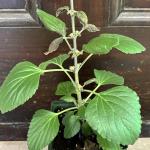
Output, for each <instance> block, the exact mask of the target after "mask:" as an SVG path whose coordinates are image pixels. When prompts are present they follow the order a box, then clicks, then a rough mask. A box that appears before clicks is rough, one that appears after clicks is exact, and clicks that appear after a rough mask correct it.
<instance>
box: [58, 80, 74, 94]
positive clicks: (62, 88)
mask: <svg viewBox="0 0 150 150" xmlns="http://www.w3.org/2000/svg"><path fill="white" fill-rule="evenodd" d="M74 93H76V91H75V88H74V86H73V84H72V82H71V81H65V82H61V83H59V84H58V86H57V90H56V93H55V94H56V95H67V96H68V95H70V96H71V94H74Z"/></svg>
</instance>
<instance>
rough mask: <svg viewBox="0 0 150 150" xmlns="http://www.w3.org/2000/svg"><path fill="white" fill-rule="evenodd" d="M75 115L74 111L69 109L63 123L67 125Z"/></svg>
mask: <svg viewBox="0 0 150 150" xmlns="http://www.w3.org/2000/svg"><path fill="white" fill-rule="evenodd" d="M72 115H74V111H68V112H67V113H65V117H64V118H63V119H62V124H63V125H65V124H66V122H67V120H68V119H69V118H70V117H71V116H72Z"/></svg>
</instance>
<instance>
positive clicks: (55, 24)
mask: <svg viewBox="0 0 150 150" xmlns="http://www.w3.org/2000/svg"><path fill="white" fill-rule="evenodd" d="M37 15H38V17H39V18H40V20H41V21H42V23H43V24H44V26H45V27H46V28H47V29H48V30H50V31H54V32H57V33H59V34H61V35H63V36H65V35H66V25H65V23H64V22H63V21H62V20H60V19H58V18H56V17H55V16H52V15H50V14H48V13H46V12H45V11H43V10H40V9H37Z"/></svg>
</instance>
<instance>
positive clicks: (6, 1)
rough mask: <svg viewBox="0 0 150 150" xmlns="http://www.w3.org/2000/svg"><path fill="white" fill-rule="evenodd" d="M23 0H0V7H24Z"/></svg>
mask: <svg viewBox="0 0 150 150" xmlns="http://www.w3.org/2000/svg"><path fill="white" fill-rule="evenodd" d="M24 6H25V1H24V0H11V1H10V0H0V9H18V8H20V9H21V8H24Z"/></svg>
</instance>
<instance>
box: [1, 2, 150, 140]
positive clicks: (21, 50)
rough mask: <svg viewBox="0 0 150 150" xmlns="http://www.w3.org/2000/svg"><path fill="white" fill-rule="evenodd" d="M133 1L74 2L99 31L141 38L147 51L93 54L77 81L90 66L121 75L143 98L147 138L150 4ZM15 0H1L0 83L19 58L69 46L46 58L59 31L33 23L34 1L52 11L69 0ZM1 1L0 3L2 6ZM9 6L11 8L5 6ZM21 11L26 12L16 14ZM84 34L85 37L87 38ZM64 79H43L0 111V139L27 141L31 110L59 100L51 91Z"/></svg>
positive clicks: (85, 75)
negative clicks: (22, 100) (24, 98)
mask: <svg viewBox="0 0 150 150" xmlns="http://www.w3.org/2000/svg"><path fill="white" fill-rule="evenodd" d="M137 1H138V0H137ZM137 1H135V0H133V1H132V3H131V0H130V1H128V0H94V1H93V0H75V7H76V9H78V10H80V9H83V10H84V11H86V12H87V14H88V16H89V21H90V23H94V24H96V25H97V26H99V27H101V33H103V32H111V33H120V34H124V35H128V36H131V37H133V38H135V39H137V40H139V41H141V42H142V43H143V44H144V45H145V47H146V48H147V51H146V52H145V53H143V54H138V55H136V56H133V55H124V54H122V53H119V52H117V51H115V50H114V51H113V52H112V53H111V54H109V55H107V56H100V57H99V56H94V57H93V58H92V59H91V60H90V61H89V63H87V64H86V66H85V68H84V69H83V70H82V71H81V77H82V79H81V82H83V81H85V80H87V79H89V78H90V77H91V76H93V73H92V71H93V68H97V69H106V70H110V71H113V72H116V73H119V74H121V75H123V76H124V77H125V79H126V84H128V85H129V86H130V87H132V88H133V89H135V90H136V91H137V92H138V94H139V95H140V97H141V104H142V115H143V120H144V124H143V130H142V135H141V136H150V130H149V129H150V127H149V124H150V121H149V120H150V101H149V97H150V93H149V89H150V77H149V74H150V69H149V68H150V61H149V60H150V52H149V48H150V42H149V39H150V28H149V24H150V19H149V16H150V15H149V8H146V7H145V5H146V3H148V1H146V0H145V1H142V2H140V1H138V2H137ZM1 2H4V3H1ZM13 2H14V3H13ZM15 2H17V0H16V1H13V0H12V1H11V2H10V1H7V0H5V1H1V0H0V8H4V4H5V9H4V10H2V9H1V10H0V21H1V20H3V21H1V22H0V83H2V81H3V80H4V79H5V77H6V75H7V74H8V72H9V70H10V69H11V68H12V67H13V66H14V65H15V64H16V63H17V62H20V61H23V60H29V61H32V62H33V63H35V64H39V63H40V62H42V61H44V60H47V59H50V58H52V57H54V56H57V55H58V54H60V53H64V52H67V46H66V45H65V44H62V45H61V47H60V48H59V50H58V51H56V52H55V53H53V54H51V55H50V56H44V55H43V52H45V51H46V50H47V48H48V45H49V43H50V42H51V41H52V39H54V38H56V37H58V35H57V34H55V33H51V32H48V31H47V30H46V29H44V28H41V27H40V25H39V24H37V21H36V20H37V17H36V15H35V8H36V4H38V6H39V7H40V8H42V9H44V10H46V11H47V12H50V13H51V14H55V11H56V9H57V8H58V7H60V6H64V5H68V3H69V0H61V1H60V0H42V1H41V0H39V1H37V2H36V1H35V0H27V1H26V2H27V3H24V2H23V1H22V2H21V1H18V2H17V3H15ZM135 2H137V4H135ZM144 3H145V5H144ZM1 4H3V7H2V5H1ZM12 4H14V5H12ZM22 4H24V5H26V8H27V11H26V10H25V9H24V7H25V6H24V7H22ZM146 6H148V5H146ZM9 7H11V9H9V10H8V8H9ZM136 7H139V8H136ZM135 8H136V9H135ZM20 10H21V11H24V12H20ZM4 14H5V15H4ZM14 14H15V17H16V16H17V19H13V18H15V17H14ZM22 14H25V15H22ZM32 17H33V18H34V19H33V18H32ZM2 18H3V19H2ZM61 18H62V19H63V20H64V21H67V22H69V21H70V19H68V17H66V16H64V15H62V16H61ZM67 25H68V30H70V24H69V23H68V24H67ZM77 26H78V27H77V28H80V24H77ZM135 26H136V27H135ZM85 35H87V36H86V37H85ZM96 35H99V33H94V34H89V33H86V34H84V35H83V36H82V37H81V38H80V39H79V45H78V46H79V48H81V46H82V44H83V43H85V42H87V41H88V40H89V39H91V38H92V37H94V36H96ZM83 57H85V56H83ZM83 57H82V58H81V59H83ZM72 63H73V61H69V62H67V63H66V65H67V66H69V65H70V64H72ZM62 80H67V77H66V76H65V75H64V74H62V73H61V74H60V73H54V74H50V75H46V76H44V77H42V78H41V82H40V88H39V90H38V91H37V93H36V95H35V96H34V97H33V98H32V99H31V100H30V101H29V102H27V103H26V104H25V105H24V106H21V107H19V108H17V109H16V110H14V111H13V112H9V113H7V114H5V115H0V140H24V139H26V132H27V129H28V125H29V121H30V119H31V117H32V115H33V113H34V112H35V111H36V110H37V109H39V108H46V109H49V108H50V102H51V101H53V100H57V99H58V97H56V96H54V92H55V89H56V85H57V83H58V82H59V81H62Z"/></svg>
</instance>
